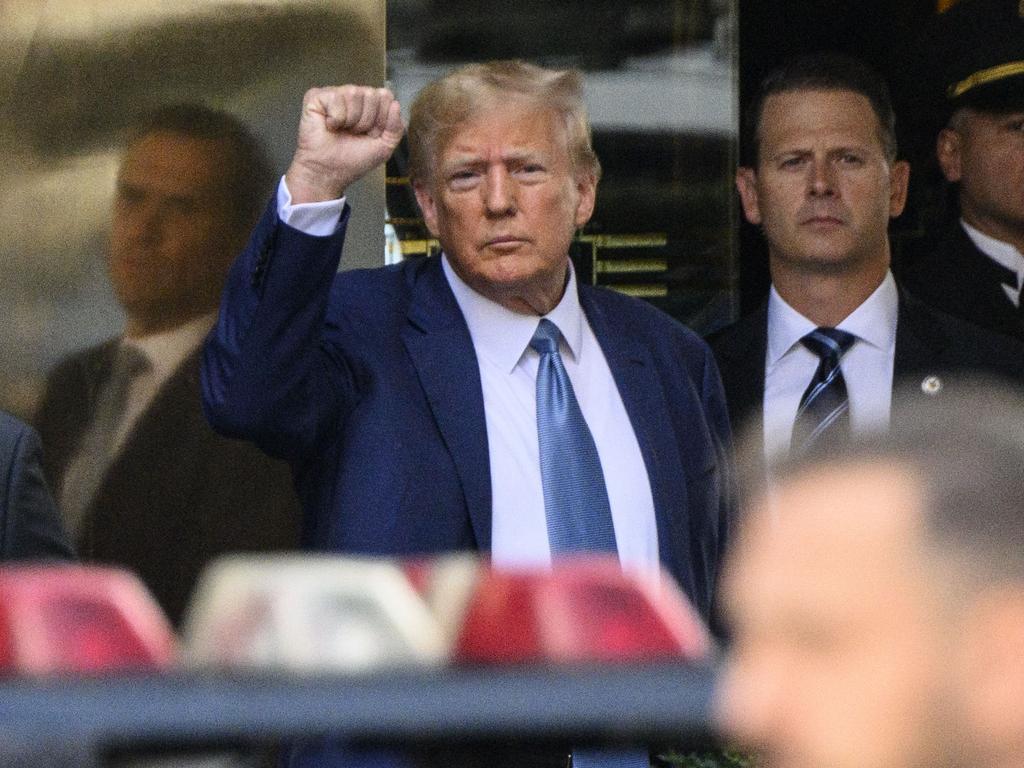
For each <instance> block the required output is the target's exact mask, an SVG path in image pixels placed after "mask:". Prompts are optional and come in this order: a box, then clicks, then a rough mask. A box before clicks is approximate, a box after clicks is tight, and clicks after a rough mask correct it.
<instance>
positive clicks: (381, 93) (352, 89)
mask: <svg viewBox="0 0 1024 768" xmlns="http://www.w3.org/2000/svg"><path fill="white" fill-rule="evenodd" d="M404 130H405V127H404V126H403V124H402V113H401V107H400V106H399V104H398V102H397V101H395V97H394V94H392V93H391V91H389V90H387V89H386V88H369V87H367V86H361V85H342V86H337V87H331V88H311V89H310V90H308V91H306V95H305V97H303V99H302V118H301V120H300V121H299V138H298V141H297V144H296V147H295V156H294V157H293V158H292V163H291V165H290V166H289V167H288V172H287V173H286V174H285V181H286V182H287V184H288V190H289V191H290V192H291V195H292V202H294V203H312V202H319V201H322V200H335V199H337V198H339V197H341V196H342V195H343V194H344V193H345V190H346V189H347V188H348V186H349V185H350V184H352V182H354V181H357V180H358V179H360V178H361V177H362V176H363V175H365V174H366V173H367V172H369V171H371V170H372V169H374V168H376V167H377V166H378V165H380V164H381V163H383V162H385V161H386V160H387V159H388V158H389V157H391V153H392V152H394V151H395V147H397V146H398V142H399V141H401V139H402V133H403V132H404Z"/></svg>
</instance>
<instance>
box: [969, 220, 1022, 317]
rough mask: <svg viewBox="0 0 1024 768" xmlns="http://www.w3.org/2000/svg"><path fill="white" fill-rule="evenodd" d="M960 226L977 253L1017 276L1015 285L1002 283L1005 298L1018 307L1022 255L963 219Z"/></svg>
mask: <svg viewBox="0 0 1024 768" xmlns="http://www.w3.org/2000/svg"><path fill="white" fill-rule="evenodd" d="M960 224H961V225H962V226H963V228H964V232H966V233H967V236H968V237H969V238H971V242H973V243H974V245H975V246H977V248H978V250H979V251H981V252H982V253H984V254H985V255H986V256H988V257H989V258H990V259H992V261H994V262H995V263H996V264H998V265H1000V266H1002V267H1006V268H1007V269H1008V270H1010V271H1011V272H1013V273H1014V274H1015V275H1017V283H1016V284H1015V285H1006V284H1005V283H1004V284H1003V290H1004V291H1006V295H1007V297H1008V298H1009V299H1010V301H1012V302H1013V306H1015V307H1019V306H1020V292H1021V286H1022V284H1024V254H1022V253H1021V252H1020V251H1018V250H1017V249H1016V248H1015V247H1014V246H1013V245H1011V244H1010V243H1004V242H1003V241H1002V240H996V239H995V238H994V237H990V236H988V235H986V234H985V233H984V232H982V231H980V230H977V229H975V228H974V227H972V226H971V225H970V224H968V223H967V222H966V221H964V220H963V219H961V220H960Z"/></svg>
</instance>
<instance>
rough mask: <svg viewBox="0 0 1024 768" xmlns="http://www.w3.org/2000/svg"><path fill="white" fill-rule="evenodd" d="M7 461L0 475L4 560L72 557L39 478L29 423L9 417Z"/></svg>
mask: <svg viewBox="0 0 1024 768" xmlns="http://www.w3.org/2000/svg"><path fill="white" fill-rule="evenodd" d="M11 424H12V425H13V426H12V428H11V436H10V448H11V452H10V461H9V462H8V463H7V466H6V467H5V470H6V474H5V476H4V477H3V494H4V499H3V500H4V502H5V503H4V504H3V505H2V508H0V511H2V512H3V513H4V518H3V531H2V535H3V541H2V542H0V552H2V553H3V558H2V559H4V560H43V559H59V560H70V559H73V558H74V554H73V552H72V549H71V544H70V543H69V541H68V537H67V534H66V533H65V531H64V526H63V524H62V522H61V518H60V514H59V513H58V512H57V507H56V505H55V504H54V501H53V496H52V495H51V494H50V489H49V488H48V487H47V485H46V480H45V479H44V478H43V467H42V448H41V446H40V442H39V437H38V436H37V435H36V433H35V430H33V429H32V428H31V427H29V426H27V425H25V424H21V423H20V422H16V421H13V420H11Z"/></svg>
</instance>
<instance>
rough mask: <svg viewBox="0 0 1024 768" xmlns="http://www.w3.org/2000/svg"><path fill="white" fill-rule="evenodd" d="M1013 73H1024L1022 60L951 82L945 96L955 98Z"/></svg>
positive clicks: (1009, 62)
mask: <svg viewBox="0 0 1024 768" xmlns="http://www.w3.org/2000/svg"><path fill="white" fill-rule="evenodd" d="M1021 3H1022V4H1024V0H1021ZM1014 75H1024V61H1008V62H1006V63H1005V64H1000V65H999V66H996V67H989V68H988V69H983V70H981V71H980V72H975V73H974V74H973V75H971V76H970V77H966V78H964V79H963V80H961V81H960V82H959V83H953V85H951V86H949V89H948V90H947V91H946V96H948V97H949V98H951V99H956V98H958V97H960V96H963V95H964V94H965V93H967V91H969V90H971V88H977V87H978V86H979V85H985V84H986V83H991V82H994V81H996V80H1002V79H1003V78H1005V77H1013V76H1014Z"/></svg>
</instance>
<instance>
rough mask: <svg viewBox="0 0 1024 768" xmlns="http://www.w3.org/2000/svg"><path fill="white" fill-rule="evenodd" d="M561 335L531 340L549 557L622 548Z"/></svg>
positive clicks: (638, 753)
mask: <svg viewBox="0 0 1024 768" xmlns="http://www.w3.org/2000/svg"><path fill="white" fill-rule="evenodd" d="M560 336H561V333H560V332H559V330H558V327H557V326H556V325H555V324H554V323H552V322H551V321H550V320H547V319H543V320H541V321H540V323H539V324H538V325H537V330H536V332H535V333H534V334H533V338H532V339H531V340H530V346H531V347H533V348H534V349H535V350H537V353H538V354H539V355H540V363H539V365H538V368H537V438H538V441H539V444H540V476H541V484H542V485H543V487H544V512H545V516H546V518H547V524H548V543H549V544H550V546H551V556H552V558H554V557H557V556H558V555H561V554H566V553H572V552H581V551H597V552H618V549H617V548H616V546H615V526H614V525H613V524H612V510H611V505H610V504H609V503H608V489H607V488H606V487H605V484H604V473H603V472H602V471H601V459H600V457H599V456H598V454H597V446H596V445H595V444H594V438H593V436H592V435H591V434H590V429H589V428H588V427H587V422H586V420H585V419H584V418H583V412H582V411H581V410H580V406H579V403H578V402H577V401H576V394H575V393H574V392H573V390H572V382H570V381H569V374H568V373H566V371H565V365H564V364H563V363H562V356H561V355H560V354H559V352H558V339H559V337H560ZM572 764H573V768H647V767H648V766H649V765H650V760H649V759H648V757H647V752H646V751H645V750H639V749H637V750H618V751H609V750H593V749H590V750H580V749H574V750H573V753H572Z"/></svg>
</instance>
